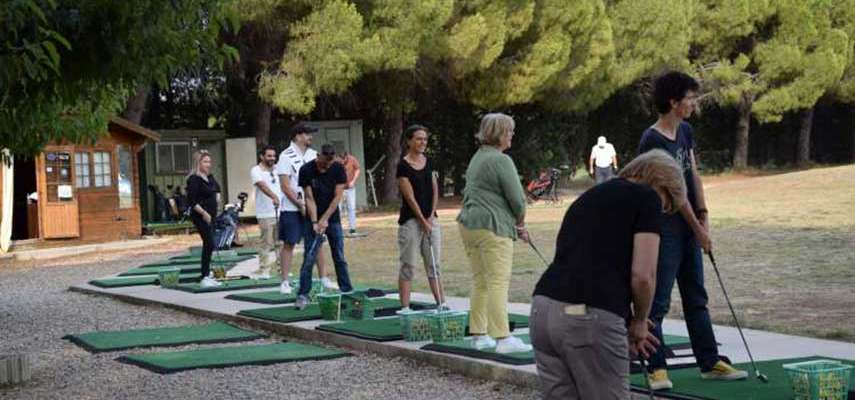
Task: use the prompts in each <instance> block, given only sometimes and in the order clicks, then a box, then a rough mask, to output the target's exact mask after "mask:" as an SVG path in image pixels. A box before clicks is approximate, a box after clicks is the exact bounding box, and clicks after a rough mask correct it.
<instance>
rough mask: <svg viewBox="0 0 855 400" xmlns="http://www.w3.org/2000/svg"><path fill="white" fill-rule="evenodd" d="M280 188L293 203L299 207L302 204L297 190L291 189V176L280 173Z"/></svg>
mask: <svg viewBox="0 0 855 400" xmlns="http://www.w3.org/2000/svg"><path fill="white" fill-rule="evenodd" d="M279 188H281V189H282V193H284V194H285V197H287V198H288V200H289V201H291V203H292V204H296V205H297V206H298V207H299V206H300V199H299V198H297V192H295V191H294V190H292V189H291V177H290V176H288V175H279Z"/></svg>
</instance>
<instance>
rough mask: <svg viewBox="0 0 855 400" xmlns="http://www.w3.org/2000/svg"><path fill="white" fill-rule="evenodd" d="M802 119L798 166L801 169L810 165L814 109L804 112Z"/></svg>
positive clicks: (797, 154)
mask: <svg viewBox="0 0 855 400" xmlns="http://www.w3.org/2000/svg"><path fill="white" fill-rule="evenodd" d="M801 117H802V118H801V127H800V128H799V143H798V149H797V152H796V165H797V166H798V167H799V168H805V167H807V166H808V164H810V133H811V130H812V128H813V107H811V108H809V109H806V110H802V112H801Z"/></svg>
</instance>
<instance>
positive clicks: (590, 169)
mask: <svg viewBox="0 0 855 400" xmlns="http://www.w3.org/2000/svg"><path fill="white" fill-rule="evenodd" d="M588 172H590V173H592V174H593V173H594V152H593V151H591V157H590V158H589V159H588Z"/></svg>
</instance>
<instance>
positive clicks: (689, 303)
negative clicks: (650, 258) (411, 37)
mask: <svg viewBox="0 0 855 400" xmlns="http://www.w3.org/2000/svg"><path fill="white" fill-rule="evenodd" d="M666 219H668V220H669V221H668V222H667V223H666V224H664V225H665V226H664V229H663V230H662V235H661V239H660V240H661V241H660V244H659V266H658V269H657V272H656V294H655V295H654V297H653V307H652V309H651V311H650V319H652V320H653V322H654V323H655V324H656V328H655V330H654V333H655V335H656V338H657V339H659V341H660V342H662V343H663V344H662V345H660V346H659V348H658V349H657V351H656V353H655V354H653V355H652V356H651V357H650V360H649V363H650V368H651V369H660V368H665V345H664V343H665V341H664V340H663V338H662V320H663V319H664V318H665V315H666V314H668V309H669V308H670V304H671V290H672V289H673V288H674V282H675V281H676V282H677V285H678V287H679V289H680V299H681V300H682V303H683V315H684V318H685V319H686V327H687V328H688V331H689V339H691V342H692V352H693V353H694V355H695V359H696V360H697V362H698V366H699V367H700V368H701V371H704V372H706V371H709V370H711V369H712V367H713V366H714V365H715V363H716V362H718V347H717V345H716V340H715V334H713V329H712V321H710V313H709V310H708V309H707V302H708V297H707V291H706V289H704V264H703V253H702V252H701V248H700V246H699V245H698V243H697V241H696V240H695V237H694V235H693V234H692V232H691V230H690V229H689V227H688V225H687V224H686V223H685V222H684V221H683V220H682V217H680V216H679V215H674V216H670V217H667V218H666ZM676 219H679V220H676Z"/></svg>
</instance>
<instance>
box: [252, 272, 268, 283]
mask: <svg viewBox="0 0 855 400" xmlns="http://www.w3.org/2000/svg"><path fill="white" fill-rule="evenodd" d="M255 279H258V280H260V281H265V280H268V279H270V273H269V272H262V273H260V274H257V275H255Z"/></svg>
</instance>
